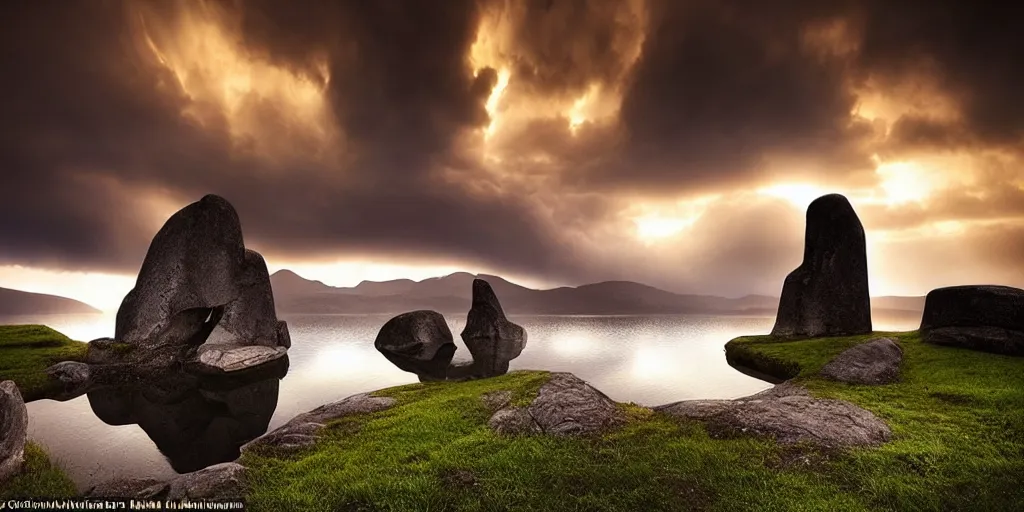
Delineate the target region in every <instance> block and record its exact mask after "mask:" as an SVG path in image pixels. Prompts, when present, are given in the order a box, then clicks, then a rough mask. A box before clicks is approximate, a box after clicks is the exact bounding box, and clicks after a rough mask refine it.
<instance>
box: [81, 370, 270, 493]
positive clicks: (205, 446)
mask: <svg viewBox="0 0 1024 512" xmlns="http://www.w3.org/2000/svg"><path fill="white" fill-rule="evenodd" d="M286 372H287V360H284V361H283V364H280V365H276V367H275V368H269V369H264V370H263V371H261V372H260V373H259V374H249V375H247V376H241V377H232V378H230V379H229V378H224V377H206V376H197V375H194V374H190V373H186V372H174V373H168V374H166V375H162V376H160V377H158V378H155V379H152V380H149V381H147V382H144V383H132V384H126V385H123V386H116V387H114V386H110V387H102V388H98V389H93V390H90V391H89V392H88V394H87V397H88V400H89V405H90V406H91V407H92V410H93V412H94V413H95V414H96V416H97V417H98V418H100V419H101V420H103V422H105V423H107V424H108V425H115V426H117V425H131V424H138V425H139V427H141V428H142V430H143V431H144V432H145V433H146V434H147V435H148V436H149V438H150V439H152V440H153V443H154V444H156V446H157V448H158V449H159V450H160V452H161V453H162V454H163V455H164V456H165V457H166V458H167V460H168V462H170V464H171V467H172V468H173V469H174V470H175V471H176V472H178V473H187V472H191V471H196V470H199V469H202V468H205V467H208V466H211V465H214V464H218V463H221V462H228V461H233V460H235V459H237V458H238V455H239V448H240V447H241V446H242V445H243V444H245V443H247V442H249V441H251V440H253V439H255V438H257V437H259V436H260V435H262V434H263V433H265V432H266V431H267V427H268V425H269V423H270V419H271V417H272V416H273V415H274V410H275V409H276V408H277V399H278V390H279V386H280V381H281V378H282V377H283V376H284V374H285V373H286Z"/></svg>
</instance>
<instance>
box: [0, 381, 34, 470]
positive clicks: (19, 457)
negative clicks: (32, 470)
mask: <svg viewBox="0 0 1024 512" xmlns="http://www.w3.org/2000/svg"><path fill="white" fill-rule="evenodd" d="M27 435H28V408H26V407H25V401H24V400H22V398H21V392H20V391H18V386H16V385H15V384H14V381H11V380H5V381H3V382H0V483H2V482H5V481H7V480H8V479H9V478H11V477H12V476H14V475H15V474H16V473H18V472H19V471H21V466H22V464H23V463H24V462H25V439H26V436H27Z"/></svg>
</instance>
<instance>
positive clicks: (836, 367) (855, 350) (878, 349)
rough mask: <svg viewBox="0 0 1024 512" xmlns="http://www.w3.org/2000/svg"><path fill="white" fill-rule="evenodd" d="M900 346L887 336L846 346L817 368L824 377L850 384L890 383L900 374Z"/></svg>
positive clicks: (901, 350) (901, 357)
mask: <svg viewBox="0 0 1024 512" xmlns="http://www.w3.org/2000/svg"><path fill="white" fill-rule="evenodd" d="M902 362H903V349H901V348H900V346H899V345H897V344H896V342H895V341H893V340H892V339H891V338H878V339H874V340H870V341H867V342H865V343H861V344H860V345H856V346H854V347H850V348H848V349H846V350H844V351H843V352H842V353H840V354H839V355H838V356H836V357H835V359H833V360H832V361H829V363H828V364H826V365H825V366H824V367H822V369H821V375H822V376H823V377H825V378H828V379H832V380H837V381H840V382H847V383H850V384H869V385H870V384H892V383H893V382H896V381H898V380H899V378H900V363H902Z"/></svg>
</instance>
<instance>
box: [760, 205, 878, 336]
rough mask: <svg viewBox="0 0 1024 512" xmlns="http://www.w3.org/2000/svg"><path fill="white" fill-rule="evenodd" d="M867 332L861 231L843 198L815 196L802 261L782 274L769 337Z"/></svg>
mask: <svg viewBox="0 0 1024 512" xmlns="http://www.w3.org/2000/svg"><path fill="white" fill-rule="evenodd" d="M870 332H871V299H870V297H869V294H868V265H867V253H866V248H865V240H864V227H863V226H862V225H861V222H860V219H859V218H858V217H857V213H856V212H854V210H853V206H851V205H850V202H849V201H848V200H847V199H846V198H845V197H843V196H841V195H839V194H829V195H825V196H822V197H819V198H817V199H815V200H814V201H813V202H812V203H811V204H810V206H808V207H807V230H806V235H805V241H804V259H803V263H801V264H800V266H799V267H797V268H796V270H794V271H793V272H791V273H790V274H789V275H788V276H786V281H785V284H784V285H783V287H782V297H781V298H780V300H779V312H778V316H777V318H776V321H775V327H774V328H773V329H772V335H773V336H778V337H816V336H844V335H853V334H866V333H870Z"/></svg>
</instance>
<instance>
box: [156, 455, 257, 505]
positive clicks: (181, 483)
mask: <svg viewBox="0 0 1024 512" xmlns="http://www.w3.org/2000/svg"><path fill="white" fill-rule="evenodd" d="M244 496H245V466H242V465H241V464H238V463H235V462H225V463H223V464H216V465H213V466H210V467H208V468H205V469H200V470H199V471H194V472H192V473H186V474H184V475H179V476H178V477H176V478H174V479H173V480H171V481H170V482H169V489H168V491H167V499H171V500H181V499H186V498H187V499H190V500H226V499H232V498H242V497H244Z"/></svg>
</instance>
